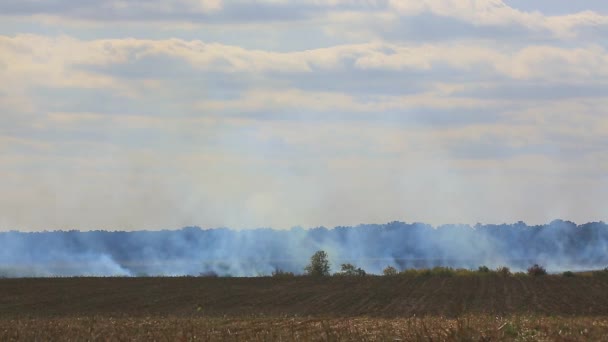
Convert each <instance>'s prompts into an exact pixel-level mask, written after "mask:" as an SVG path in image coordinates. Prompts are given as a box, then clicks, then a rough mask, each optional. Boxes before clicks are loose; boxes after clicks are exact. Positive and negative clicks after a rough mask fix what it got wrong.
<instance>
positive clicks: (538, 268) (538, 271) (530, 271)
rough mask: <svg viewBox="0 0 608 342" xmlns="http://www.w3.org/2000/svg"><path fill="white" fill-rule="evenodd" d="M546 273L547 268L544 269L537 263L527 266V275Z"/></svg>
mask: <svg viewBox="0 0 608 342" xmlns="http://www.w3.org/2000/svg"><path fill="white" fill-rule="evenodd" d="M545 274H547V270H545V268H544V267H542V266H540V265H538V264H534V266H532V267H530V268H528V275H531V276H543V275H545Z"/></svg>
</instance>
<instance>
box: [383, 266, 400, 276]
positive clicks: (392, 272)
mask: <svg viewBox="0 0 608 342" xmlns="http://www.w3.org/2000/svg"><path fill="white" fill-rule="evenodd" d="M382 274H384V275H385V276H395V275H397V269H396V268H394V267H393V266H388V267H387V268H385V269H384V270H383V271H382Z"/></svg>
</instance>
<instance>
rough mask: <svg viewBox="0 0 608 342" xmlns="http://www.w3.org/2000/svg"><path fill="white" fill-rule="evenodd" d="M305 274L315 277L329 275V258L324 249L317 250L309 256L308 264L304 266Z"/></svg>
mask: <svg viewBox="0 0 608 342" xmlns="http://www.w3.org/2000/svg"><path fill="white" fill-rule="evenodd" d="M304 271H306V274H308V275H309V276H315V277H325V276H328V275H329V260H327V253H325V251H317V252H316V253H315V254H313V255H312V256H311V257H310V264H309V265H308V266H306V267H305V268H304Z"/></svg>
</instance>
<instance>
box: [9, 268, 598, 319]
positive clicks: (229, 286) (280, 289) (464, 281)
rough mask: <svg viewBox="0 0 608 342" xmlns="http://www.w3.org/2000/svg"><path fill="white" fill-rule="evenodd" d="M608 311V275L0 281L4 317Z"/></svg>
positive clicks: (566, 313) (585, 313)
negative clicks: (570, 276) (571, 276)
mask: <svg viewBox="0 0 608 342" xmlns="http://www.w3.org/2000/svg"><path fill="white" fill-rule="evenodd" d="M463 314H488V315H500V316H509V315H523V314H534V315H558V316H605V315H608V277H591V276H590V277H582V276H581V277H573V278H567V277H562V276H544V277H501V276H498V275H488V276H464V277H461V276H457V277H440V276H430V277H407V276H397V277H329V278H326V279H314V278H308V277H294V278H285V279H278V278H195V277H190V278H187V277H184V278H53V279H2V280H0V315H1V316H2V318H5V319H7V318H22V317H30V318H61V317H92V316H112V317H152V316H154V317H162V316H171V317H224V316H226V317H252V316H256V317H261V316H264V317H268V316H272V317H281V316H300V317H302V316H305V317H306V316H314V317H338V318H339V317H358V316H365V317H382V318H399V317H412V316H414V315H416V316H418V317H419V316H445V317H456V316H460V315H463Z"/></svg>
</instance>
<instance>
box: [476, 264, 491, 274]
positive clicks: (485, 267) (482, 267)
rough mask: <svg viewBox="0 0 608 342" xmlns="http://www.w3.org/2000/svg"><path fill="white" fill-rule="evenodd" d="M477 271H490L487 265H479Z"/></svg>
mask: <svg viewBox="0 0 608 342" xmlns="http://www.w3.org/2000/svg"><path fill="white" fill-rule="evenodd" d="M477 272H479V273H490V269H489V268H488V266H483V265H482V266H479V268H478V269H477Z"/></svg>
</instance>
